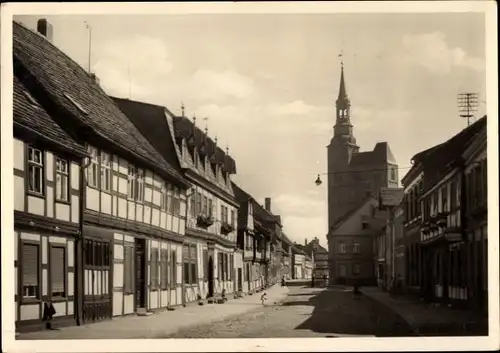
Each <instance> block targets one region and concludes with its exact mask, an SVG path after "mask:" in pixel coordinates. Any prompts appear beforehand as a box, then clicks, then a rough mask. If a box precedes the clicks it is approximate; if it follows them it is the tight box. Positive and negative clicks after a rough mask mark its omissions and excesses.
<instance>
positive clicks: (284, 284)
mask: <svg viewBox="0 0 500 353" xmlns="http://www.w3.org/2000/svg"><path fill="white" fill-rule="evenodd" d="M281 286H282V287H285V286H286V281H285V276H283V277H282V278H281Z"/></svg>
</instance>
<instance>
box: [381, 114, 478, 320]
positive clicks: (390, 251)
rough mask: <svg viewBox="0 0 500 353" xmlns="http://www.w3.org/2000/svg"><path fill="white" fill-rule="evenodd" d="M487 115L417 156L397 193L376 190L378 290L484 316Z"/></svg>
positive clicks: (394, 191)
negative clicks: (380, 218)
mask: <svg viewBox="0 0 500 353" xmlns="http://www.w3.org/2000/svg"><path fill="white" fill-rule="evenodd" d="M486 121H487V119H486V116H484V117H482V118H481V119H478V120H477V121H476V122H474V123H473V124H471V125H470V126H468V127H467V128H465V129H464V130H462V131H461V132H460V133H458V134H456V135H455V136H453V137H452V138H450V139H449V140H447V141H445V142H444V143H441V144H439V145H436V146H433V147H431V148H429V149H427V150H425V151H422V152H420V153H418V154H416V155H415V156H414V157H413V159H412V167H411V169H410V171H409V172H408V173H407V174H406V175H405V176H404V177H403V179H402V184H403V187H402V188H399V189H392V190H389V189H385V190H381V192H380V198H379V206H380V209H383V210H385V212H387V219H386V222H385V224H384V226H383V227H382V228H381V229H380V232H379V233H378V236H377V237H376V239H375V244H374V246H375V253H376V258H375V261H376V264H377V278H378V284H379V286H381V287H382V288H385V289H389V290H390V289H395V290H396V291H400V292H401V293H407V294H413V295H417V296H420V297H421V298H422V299H423V300H426V301H430V302H436V303H439V304H442V305H452V306H458V307H468V308H474V309H476V310H479V311H486V310H487V302H488V300H487V298H488V266H487V263H488V232H487V229H488V227H487V226H488V220H487V215H488V180H487V150H486V146H487V144H486V125H487V123H486Z"/></svg>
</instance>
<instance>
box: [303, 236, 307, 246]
mask: <svg viewBox="0 0 500 353" xmlns="http://www.w3.org/2000/svg"><path fill="white" fill-rule="evenodd" d="M304 245H305V246H307V238H306V239H304Z"/></svg>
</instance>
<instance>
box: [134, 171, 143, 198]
mask: <svg viewBox="0 0 500 353" xmlns="http://www.w3.org/2000/svg"><path fill="white" fill-rule="evenodd" d="M136 181H137V188H136V192H137V193H136V195H135V200H136V201H139V202H143V201H144V170H143V169H137V179H136Z"/></svg>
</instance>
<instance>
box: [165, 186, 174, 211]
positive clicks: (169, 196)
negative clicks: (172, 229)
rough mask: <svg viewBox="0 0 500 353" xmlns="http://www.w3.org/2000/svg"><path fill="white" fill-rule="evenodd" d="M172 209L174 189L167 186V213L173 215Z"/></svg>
mask: <svg viewBox="0 0 500 353" xmlns="http://www.w3.org/2000/svg"><path fill="white" fill-rule="evenodd" d="M174 209H175V199H174V187H173V186H172V185H170V184H169V185H168V186H167V212H168V213H173V212H174Z"/></svg>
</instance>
